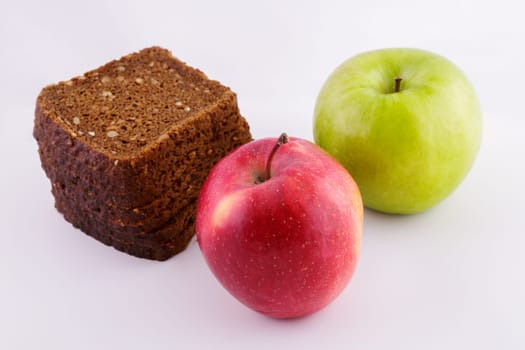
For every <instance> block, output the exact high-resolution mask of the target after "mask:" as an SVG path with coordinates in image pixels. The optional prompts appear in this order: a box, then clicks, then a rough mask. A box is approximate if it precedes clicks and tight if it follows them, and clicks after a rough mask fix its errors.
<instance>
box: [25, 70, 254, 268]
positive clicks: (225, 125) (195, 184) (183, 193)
mask: <svg viewBox="0 0 525 350" xmlns="http://www.w3.org/2000/svg"><path fill="white" fill-rule="evenodd" d="M185 69H186V70H188V71H189V72H190V73H191V72H192V70H193V69H192V68H190V67H186V68H185ZM197 72H198V71H197ZM188 74H189V73H188ZM192 74H193V73H192ZM182 75H183V76H184V74H182ZM190 75H191V74H190ZM197 76H201V77H202V78H203V79H204V78H205V76H204V75H203V74H202V73H200V72H198V73H197ZM192 77H193V78H195V74H193V75H192ZM206 79H207V78H206ZM49 88H50V87H47V88H45V89H44V90H43V92H42V93H41V94H40V95H39V98H38V99H37V105H36V109H35V126H34V131H33V135H34V137H35V139H36V140H37V143H38V146H39V155H40V159H41V163H42V167H43V169H44V171H45V173H46V175H47V176H48V177H49V179H50V180H51V184H52V193H53V195H54V197H55V206H56V208H57V210H58V211H59V212H61V213H62V214H63V215H64V218H65V219H66V220H67V221H69V222H71V223H72V224H73V225H74V226H75V227H78V228H80V229H81V230H82V231H84V232H85V233H87V234H88V235H90V236H92V237H94V238H96V239H98V240H99V241H101V242H103V243H105V244H108V245H112V246H113V247H115V248H116V249H118V250H121V251H124V252H126V253H128V254H131V255H134V256H137V257H142V258H148V259H156V260H165V259H168V258H169V257H171V256H173V255H174V254H176V253H178V252H180V251H181V250H183V249H184V248H185V247H186V245H187V244H188V242H189V240H190V239H191V237H192V236H193V234H194V227H193V221H194V217H195V210H196V208H195V203H196V199H197V196H198V192H199V190H200V188H201V186H202V184H203V183H204V180H205V179H206V176H207V174H208V172H209V170H210V169H211V167H212V166H213V165H214V164H215V163H216V162H217V161H218V160H219V159H220V158H222V157H223V156H224V155H226V154H227V153H228V152H230V151H231V150H233V149H234V148H235V147H237V146H240V145H242V144H244V143H246V142H249V141H250V140H251V134H250V131H249V126H248V124H247V122H246V120H245V119H244V118H243V117H242V116H241V115H240V113H239V109H238V107H237V101H236V96H235V94H234V93H233V92H232V91H231V90H229V89H227V88H224V87H222V89H225V90H224V91H222V92H221V93H222V95H221V96H220V98H219V99H218V100H217V101H216V102H215V103H210V104H209V105H208V106H206V107H205V108H202V109H200V110H198V111H196V112H195V113H194V115H193V116H192V117H190V118H186V119H183V120H179V121H176V122H174V123H173V125H172V126H171V127H170V128H169V129H167V130H166V131H164V132H162V133H161V134H160V136H158V137H157V138H156V139H154V140H153V141H151V142H149V143H148V144H147V145H146V147H143V148H142V149H140V150H139V151H134V152H130V153H128V154H126V153H123V152H121V153H116V154H112V153H108V152H104V151H103V150H101V149H100V147H94V145H92V144H89V142H87V141H89V139H86V138H85V137H84V138H83V137H79V135H77V134H76V133H74V132H72V131H71V130H68V128H67V127H64V124H63V123H61V122H60V121H59V120H57V119H59V118H57V116H56V115H54V110H53V108H52V107H53V106H49V105H48V103H49V101H48V100H47V99H44V98H42V95H43V93H44V91H45V90H46V89H49ZM46 93H49V91H47V92H46ZM50 111H53V112H50Z"/></svg>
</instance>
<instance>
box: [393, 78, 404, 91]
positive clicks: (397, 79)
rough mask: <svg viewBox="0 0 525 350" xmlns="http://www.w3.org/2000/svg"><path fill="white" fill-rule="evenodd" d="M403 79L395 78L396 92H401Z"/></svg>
mask: <svg viewBox="0 0 525 350" xmlns="http://www.w3.org/2000/svg"><path fill="white" fill-rule="evenodd" d="M401 80H403V78H401V77H395V78H394V92H399V90H401Z"/></svg>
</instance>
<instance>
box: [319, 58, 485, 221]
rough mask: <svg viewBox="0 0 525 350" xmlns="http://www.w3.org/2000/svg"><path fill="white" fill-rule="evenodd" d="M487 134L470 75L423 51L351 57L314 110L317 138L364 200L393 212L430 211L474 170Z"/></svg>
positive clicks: (335, 73)
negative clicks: (484, 134) (353, 180)
mask: <svg viewBox="0 0 525 350" xmlns="http://www.w3.org/2000/svg"><path fill="white" fill-rule="evenodd" d="M397 77H399V78H401V79H402V80H401V82H400V86H399V91H395V88H394V86H395V84H394V82H395V79H396V78H397ZM481 133H482V121H481V112H480V105H479V102H478V98H477V96H476V93H475V91H474V89H473V87H472V85H471V84H470V82H469V81H468V79H467V78H466V77H465V75H464V74H463V73H462V72H461V71H460V70H459V69H458V68H457V67H456V66H455V65H454V64H452V63H451V62H450V61H448V60H447V59H445V58H443V57H441V56H439V55H436V54H434V53H431V52H427V51H423V50H418V49H408V48H406V49H405V48H392V49H383V50H376V51H369V52H365V53H362V54H360V55H357V56H354V57H352V58H350V59H348V60H347V61H345V62H344V63H343V64H342V65H340V66H339V67H338V68H337V69H336V70H335V71H334V72H333V73H332V75H331V76H330V77H329V78H328V80H327V81H326V82H325V84H324V86H323V87H322V89H321V92H320V94H319V96H318V99H317V103H316V106H315V112H314V140H315V142H316V143H317V144H318V145H319V146H321V147H322V148H324V149H325V150H326V151H327V152H328V153H330V154H332V155H333V156H334V157H335V158H336V159H337V160H338V161H339V162H340V163H341V164H342V165H343V166H344V167H345V168H346V169H347V170H348V171H349V172H350V174H352V177H353V178H354V179H355V181H356V182H357V184H358V185H359V188H360V190H361V193H362V196H363V201H364V204H365V205H366V206H367V207H368V208H370V209H374V210H377V211H381V212H386V213H395V214H411V213H418V212H422V211H424V210H427V209H429V208H431V207H433V206H434V205H436V204H437V203H439V202H440V201H442V200H443V199H444V198H445V197H447V196H448V195H449V194H450V193H451V192H452V191H453V190H454V189H455V188H456V187H457V186H458V185H459V184H460V182H461V181H462V180H463V178H464V177H465V176H466V174H467V173H468V172H469V170H470V168H471V167H472V164H473V163H474V160H475V158H476V155H477V153H478V150H479V146H480V142H481Z"/></svg>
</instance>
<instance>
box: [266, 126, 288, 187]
mask: <svg viewBox="0 0 525 350" xmlns="http://www.w3.org/2000/svg"><path fill="white" fill-rule="evenodd" d="M288 141H289V139H288V135H287V134H286V133H285V132H283V133H282V134H281V136H279V138H278V139H277V142H276V143H275V145H274V146H273V148H272V151H271V152H270V156H269V157H268V161H267V162H266V171H265V173H264V181H267V180H269V179H270V177H271V174H270V170H271V168H272V160H273V156H274V155H275V153H276V152H277V150H278V149H279V147H281V146H282V145H284V144H285V143H288Z"/></svg>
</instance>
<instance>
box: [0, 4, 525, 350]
mask: <svg viewBox="0 0 525 350" xmlns="http://www.w3.org/2000/svg"><path fill="white" fill-rule="evenodd" d="M520 3H521V2H520V1H510V0H509V1H505V0H503V1H487V2H483V1H479V0H478V1H474V0H473V1H461V0H451V1H448V0H441V1H435V2H433V3H425V2H423V1H416V0H414V1H406V0H395V1H379V0H368V1H340V2H330V1H318V2H313V1H309V2H308V1H289V2H285V1H259V2H249V1H225V0H222V1H209V2H206V1H170V2H165V3H161V2H158V1H153V0H150V1H145V2H139V1H129V2H126V3H124V2H122V3H120V2H117V1H111V2H110V1H107V2H102V1H82V2H78V3H77V2H74V1H56V0H51V1H34V2H32V3H31V2H27V1H2V2H1V3H0V67H1V75H0V118H1V119H0V123H1V124H0V143H1V144H0V164H1V165H0V167H1V171H0V190H1V193H0V232H1V241H0V244H1V246H0V247H1V248H0V348H1V349H178V348H179V349H197V348H199V349H211V348H224V349H268V348H271V349H298V348H301V349H320V348H326V349H339V348H340V349H404V350H408V349H474V348H475V349H524V348H525V228H524V224H523V217H524V215H525V199H524V197H525V190H524V186H523V179H524V178H525V167H524V158H525V157H524V156H525V137H524V136H523V134H524V132H525V122H524V119H525V118H524V115H523V103H524V102H523V101H524V99H525V97H524V96H525V95H524V92H525V43H524V38H525V22H524V21H523V14H524V13H525V8H523V7H522V5H520ZM151 45H161V46H164V47H166V48H168V49H170V50H172V51H173V53H174V54H175V55H176V56H178V57H180V58H181V59H183V60H184V61H186V62H188V63H190V64H191V65H193V66H196V67H199V68H200V69H202V70H203V71H204V72H206V73H207V74H208V75H209V76H210V77H211V78H213V79H217V80H220V81H221V82H223V83H224V84H226V85H228V86H230V87H232V89H233V90H234V91H236V92H237V94H238V98H239V105H240V108H241V111H242V113H243V115H244V116H245V117H246V118H247V119H248V121H249V123H250V124H251V128H252V133H253V135H254V137H255V138H260V137H266V136H277V135H278V134H280V133H281V132H282V131H287V132H288V133H289V134H290V135H294V136H299V137H303V138H306V139H310V140H311V139H312V111H313V106H314V103H315V99H316V96H317V93H318V92H319V89H320V87H321V85H322V83H323V82H324V80H325V79H326V78H327V76H328V75H329V74H330V73H331V71H332V70H333V69H334V68H335V67H336V66H337V65H339V64H340V63H341V62H342V61H343V60H344V59H346V58H348V57H350V56H352V55H354V54H357V53H359V52H362V51H365V50H371V49H376V48H383V47H400V46H401V47H405V46H407V47H418V48H422V49H427V50H431V51H434V52H437V53H439V54H441V55H443V56H445V57H447V58H449V59H450V60H452V61H453V62H455V63H456V64H457V65H458V66H459V67H461V69H462V70H463V71H464V72H465V73H466V74H467V76H468V77H469V78H470V79H471V81H472V83H473V85H474V86H475V88H476V90H477V92H478V94H479V97H480V100H481V103H482V108H483V115H484V136H483V143H482V147H481V151H480V153H479V156H478V159H477V161H476V163H475V166H474V168H473V169H472V171H471V173H470V174H469V175H468V177H467V178H466V179H465V181H464V182H463V183H462V184H461V186H460V187H459V188H458V189H457V190H456V191H455V192H454V193H453V194H452V195H451V196H450V197H449V198H448V199H446V200H445V201H444V202H442V203H441V204H440V205H438V206H437V207H435V208H434V209H432V210H430V211H428V212H426V213H423V214H420V215H415V216H388V215H381V214H377V213H373V212H370V211H366V213H365V225H364V240H363V245H362V255H361V259H360V261H359V265H358V268H357V271H356V274H355V275H354V278H353V280H352V281H351V283H350V284H349V286H348V287H347V288H346V289H345V291H344V292H343V294H341V295H340V297H339V298H338V299H337V300H336V301H335V302H334V303H333V304H331V305H330V306H329V307H327V308H326V309H324V310H322V311H321V312H319V313H317V314H314V315H312V316H310V317H307V318H303V319H298V320H293V321H276V320H272V319H269V318H266V317H264V316H261V315H259V314H256V313H254V312H252V311H251V310H249V309H247V308H245V307H244V306H242V305H241V304H239V303H238V302H237V301H236V300H235V299H233V298H232V297H231V296H230V295H229V294H227V292H226V291H225V290H224V289H222V287H221V286H220V285H219V284H218V282H216V280H215V279H214V277H213V276H212V275H211V273H210V272H209V270H208V268H207V266H206V265H205V263H204V260H203V258H202V256H201V254H200V251H199V249H198V246H197V244H196V243H195V241H193V242H192V243H190V245H189V247H188V249H187V250H186V251H185V252H183V253H182V254H180V255H177V256H176V257H174V258H172V259H170V260H169V261H167V262H162V263H160V262H152V261H147V260H142V259H137V258H133V257H130V256H127V255H125V254H122V253H119V252H117V251H116V250H114V249H112V248H109V247H106V246H104V245H103V244H100V243H98V242H97V241H95V240H93V239H92V238H90V237H88V236H86V235H84V234H82V233H81V232H79V231H77V230H76V229H74V228H73V227H72V226H71V225H70V224H68V223H67V222H65V221H64V220H63V218H62V217H61V216H60V215H59V214H58V213H57V212H56V210H55V209H54V207H53V198H52V195H51V193H50V183H49V181H48V180H47V178H46V177H45V175H44V173H43V171H42V170H41V168H40V163H39V159H38V156H37V148H36V143H35V141H34V140H33V138H32V134H31V133H32V123H33V111H34V103H35V99H36V96H37V95H38V93H39V91H40V89H41V88H42V87H43V86H45V85H46V84H48V83H52V82H56V81H58V80H63V79H67V78H69V77H72V76H75V75H78V74H81V73H83V72H84V71H86V70H89V69H92V68H96V67H98V66H99V65H101V64H103V63H105V62H106V61H109V60H111V59H113V58H117V57H120V56H122V55H124V54H127V53H128V52H131V51H136V50H139V49H141V48H144V47H147V46H151Z"/></svg>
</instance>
